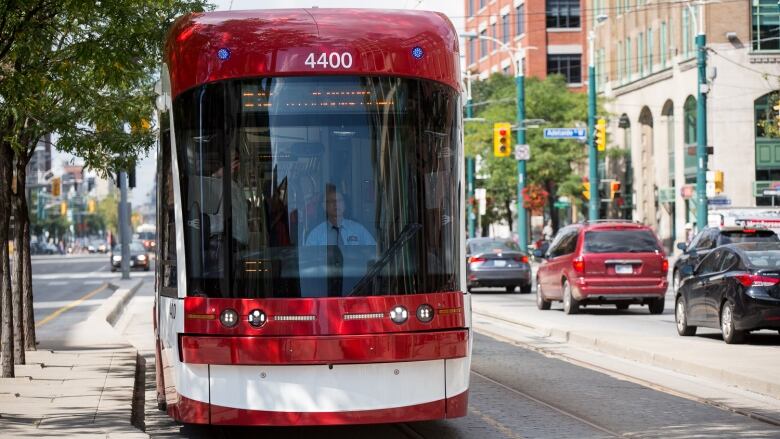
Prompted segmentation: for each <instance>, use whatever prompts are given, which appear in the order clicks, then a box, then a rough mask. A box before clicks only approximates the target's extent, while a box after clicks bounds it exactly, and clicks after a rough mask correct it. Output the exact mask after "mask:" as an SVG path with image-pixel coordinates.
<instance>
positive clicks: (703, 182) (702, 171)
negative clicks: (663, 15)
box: [688, 2, 708, 230]
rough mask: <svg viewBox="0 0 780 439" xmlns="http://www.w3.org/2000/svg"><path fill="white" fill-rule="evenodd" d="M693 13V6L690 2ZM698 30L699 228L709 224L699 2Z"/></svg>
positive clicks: (704, 68)
mask: <svg viewBox="0 0 780 439" xmlns="http://www.w3.org/2000/svg"><path fill="white" fill-rule="evenodd" d="M688 7H689V8H690V11H691V13H693V7H691V5H690V3H689V4H688ZM696 18H697V19H698V20H697V21H698V23H699V25H698V32H697V35H696V52H697V64H696V66H697V69H698V73H699V75H698V76H699V79H698V84H697V85H698V87H697V88H698V100H697V101H696V159H697V160H696V198H697V199H698V207H697V208H696V222H697V227H698V228H699V230H701V229H702V228H704V227H706V226H707V209H708V205H707V204H708V203H707V201H708V200H707V48H706V43H707V37H706V36H705V35H704V5H703V4H702V3H701V2H699V7H698V11H697V13H696Z"/></svg>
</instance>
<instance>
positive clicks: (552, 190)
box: [544, 180, 561, 231]
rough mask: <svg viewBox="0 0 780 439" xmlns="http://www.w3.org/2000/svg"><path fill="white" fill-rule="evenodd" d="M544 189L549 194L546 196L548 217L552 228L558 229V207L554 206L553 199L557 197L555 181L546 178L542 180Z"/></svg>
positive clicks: (559, 223)
mask: <svg viewBox="0 0 780 439" xmlns="http://www.w3.org/2000/svg"><path fill="white" fill-rule="evenodd" d="M544 186H545V190H546V191H547V193H548V194H549V195H548V197H547V206H548V208H549V209H550V219H551V220H552V228H553V230H555V231H558V229H559V228H560V225H561V222H560V218H558V209H556V208H555V200H557V199H558V191H557V188H556V187H555V182H554V181H552V180H547V181H545V182H544Z"/></svg>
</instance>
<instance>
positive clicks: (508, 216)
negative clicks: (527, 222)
mask: <svg viewBox="0 0 780 439" xmlns="http://www.w3.org/2000/svg"><path fill="white" fill-rule="evenodd" d="M504 208H505V209H506V220H507V222H508V223H509V234H510V235H511V234H512V231H513V230H514V227H512V226H513V224H512V200H510V199H507V200H505V201H504ZM518 213H519V212H518ZM518 221H519V219H518ZM518 224H519V223H518Z"/></svg>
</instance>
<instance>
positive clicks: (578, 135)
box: [544, 128, 587, 139]
mask: <svg viewBox="0 0 780 439" xmlns="http://www.w3.org/2000/svg"><path fill="white" fill-rule="evenodd" d="M586 131H587V130H586V129H585V128H545V129H544V138H545V139H584V138H585V137H586Z"/></svg>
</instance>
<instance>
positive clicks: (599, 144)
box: [595, 118, 607, 151]
mask: <svg viewBox="0 0 780 439" xmlns="http://www.w3.org/2000/svg"><path fill="white" fill-rule="evenodd" d="M595 141H596V150H598V151H606V150H607V121H606V119H603V118H600V119H598V120H597V121H596V133H595Z"/></svg>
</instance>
